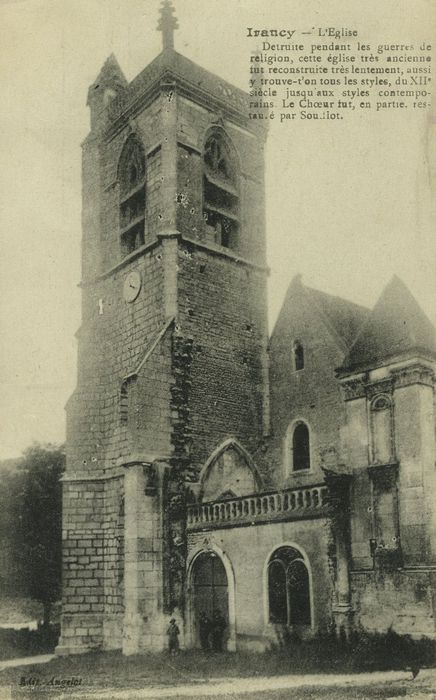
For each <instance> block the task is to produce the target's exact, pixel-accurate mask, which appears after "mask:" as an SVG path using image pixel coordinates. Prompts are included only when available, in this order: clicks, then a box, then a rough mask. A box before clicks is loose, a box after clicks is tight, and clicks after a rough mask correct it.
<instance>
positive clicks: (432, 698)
mask: <svg viewBox="0 0 436 700" xmlns="http://www.w3.org/2000/svg"><path fill="white" fill-rule="evenodd" d="M283 661H284V659H283V658H280V655H278V656H277V655H274V656H265V655H255V654H252V655H249V654H246V655H242V654H241V655H240V654H238V655H236V654H221V655H207V654H203V653H200V652H199V653H181V654H180V655H179V656H177V657H170V656H169V655H168V654H154V655H152V654H150V655H144V656H134V657H128V658H126V657H122V656H121V654H118V653H95V654H87V655H84V656H80V657H67V658H55V659H52V660H51V661H49V662H48V663H41V664H29V665H27V666H21V667H20V666H18V667H15V668H5V669H3V670H0V699H1V700H3V698H8V699H9V698H11V699H12V698H14V699H15V698H17V699H18V698H19V699H23V698H33V700H36V699H37V698H50V699H51V698H53V699H54V698H62V699H65V698H68V700H141V699H142V698H144V699H145V698H185V699H186V698H199V699H201V698H208V699H209V700H213V699H214V698H229V699H231V700H239V699H240V700H257V699H258V698H259V699H260V698H262V699H263V700H284V699H286V700H291V699H292V700H300V699H301V700H318V698H319V699H323V698H328V699H329V700H373V699H382V700H384V699H385V698H386V699H387V698H389V699H390V700H397V699H399V698H410V699H413V700H436V669H423V670H421V671H420V672H419V673H418V676H417V677H416V678H415V679H414V680H413V679H412V673H411V671H410V670H406V669H396V670H393V671H392V670H391V671H390V670H384V671H383V670H381V671H380V670H379V671H373V672H365V673H341V672H337V670H336V672H335V669H334V668H331V669H329V672H326V671H325V669H322V672H321V671H320V672H319V673H316V672H315V673H314V672H313V671H312V672H311V673H302V672H294V673H292V672H290V668H289V665H291V663H288V664H285V663H281V662H283ZM288 662H289V659H288ZM286 666H287V667H286Z"/></svg>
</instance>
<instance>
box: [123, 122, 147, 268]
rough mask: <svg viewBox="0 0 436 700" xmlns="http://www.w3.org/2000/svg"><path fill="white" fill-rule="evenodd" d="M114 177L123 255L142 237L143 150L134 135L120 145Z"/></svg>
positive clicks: (140, 241) (135, 246) (143, 229)
mask: <svg viewBox="0 0 436 700" xmlns="http://www.w3.org/2000/svg"><path fill="white" fill-rule="evenodd" d="M118 179H119V185H120V241H121V252H122V255H123V256H126V255H128V254H129V253H133V251H134V250H136V249H137V248H139V247H140V246H142V245H144V241H145V224H146V221H145V154H144V149H143V147H142V144H141V143H140V141H139V140H138V139H137V138H136V137H135V136H130V137H129V138H128V140H127V141H126V144H125V146H124V148H123V151H122V154H121V158H120V163H119V169H118Z"/></svg>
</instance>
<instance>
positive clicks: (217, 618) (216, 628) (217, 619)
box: [212, 610, 227, 651]
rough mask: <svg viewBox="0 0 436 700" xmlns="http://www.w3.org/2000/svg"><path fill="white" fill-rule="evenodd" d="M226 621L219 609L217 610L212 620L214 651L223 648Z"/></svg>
mask: <svg viewBox="0 0 436 700" xmlns="http://www.w3.org/2000/svg"><path fill="white" fill-rule="evenodd" d="M226 626H227V625H226V621H225V619H224V618H223V616H222V615H221V612H220V611H219V610H215V612H214V615H213V622H212V648H213V650H214V651H222V650H223V635H224V630H225V628H226Z"/></svg>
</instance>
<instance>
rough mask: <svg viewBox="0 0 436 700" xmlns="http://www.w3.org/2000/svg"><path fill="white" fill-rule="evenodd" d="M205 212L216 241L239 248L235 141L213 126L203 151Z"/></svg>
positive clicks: (224, 245)
mask: <svg viewBox="0 0 436 700" xmlns="http://www.w3.org/2000/svg"><path fill="white" fill-rule="evenodd" d="M203 216H204V219H205V223H206V230H207V232H208V234H209V236H210V237H212V240H213V242H214V243H217V244H218V245H221V246H223V247H224V248H230V249H233V250H236V249H237V247H238V236H239V226H240V222H239V177H238V167H237V157H236V152H235V149H234V147H233V144H232V143H231V141H230V140H229V139H228V137H227V135H226V134H225V132H224V131H223V130H222V129H219V128H214V129H212V130H211V131H210V132H209V134H208V136H207V138H206V141H205V144H204V153H203Z"/></svg>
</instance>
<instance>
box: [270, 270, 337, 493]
mask: <svg viewBox="0 0 436 700" xmlns="http://www.w3.org/2000/svg"><path fill="white" fill-rule="evenodd" d="M297 339H298V340H299V341H300V343H302V345H303V347H304V369H302V370H299V371H295V369H294V366H293V352H292V346H293V343H294V341H295V340H297ZM342 357H343V350H342V348H341V346H340V344H339V343H338V341H337V340H336V339H335V337H334V336H333V335H332V333H331V332H330V331H329V330H328V328H327V327H326V325H325V323H324V322H323V320H322V318H321V317H320V315H319V312H318V311H317V310H316V309H314V307H313V304H312V303H310V302H309V300H308V298H307V296H306V294H305V292H304V289H303V287H302V285H301V283H299V282H298V281H294V282H293V283H292V285H291V287H290V288H289V290H288V293H287V296H286V299H285V302H284V304H283V307H282V310H281V312H280V316H279V318H278V320H277V323H276V326H275V328H274V331H273V334H272V337H271V340H270V367H271V370H270V389H271V400H270V401H271V403H270V410H271V426H272V435H271V439H270V441H269V443H268V450H267V452H266V455H265V458H266V460H267V461H268V462H269V464H270V465H271V472H272V474H273V476H274V483H275V485H276V486H277V487H279V486H281V485H282V484H284V485H287V486H299V485H300V484H301V485H304V484H305V483H314V482H316V481H322V480H323V479H324V476H323V473H322V471H321V469H320V464H321V461H322V453H323V452H324V451H325V450H329V449H330V448H333V449H334V450H336V454H337V453H338V446H339V442H340V440H339V436H340V428H341V426H342V425H343V423H344V420H345V412H344V405H343V401H342V396H341V393H340V387H339V384H338V382H337V380H336V378H335V369H336V367H338V365H339V364H340V362H341V359H342ZM296 419H302V420H304V421H305V422H306V423H307V424H308V426H309V431H310V443H311V444H310V448H311V469H310V471H308V472H292V469H289V465H286V464H285V463H284V462H285V461H286V450H285V447H284V443H285V437H286V432H287V430H288V427H289V426H290V424H291V423H292V422H293V421H294V420H296Z"/></svg>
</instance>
